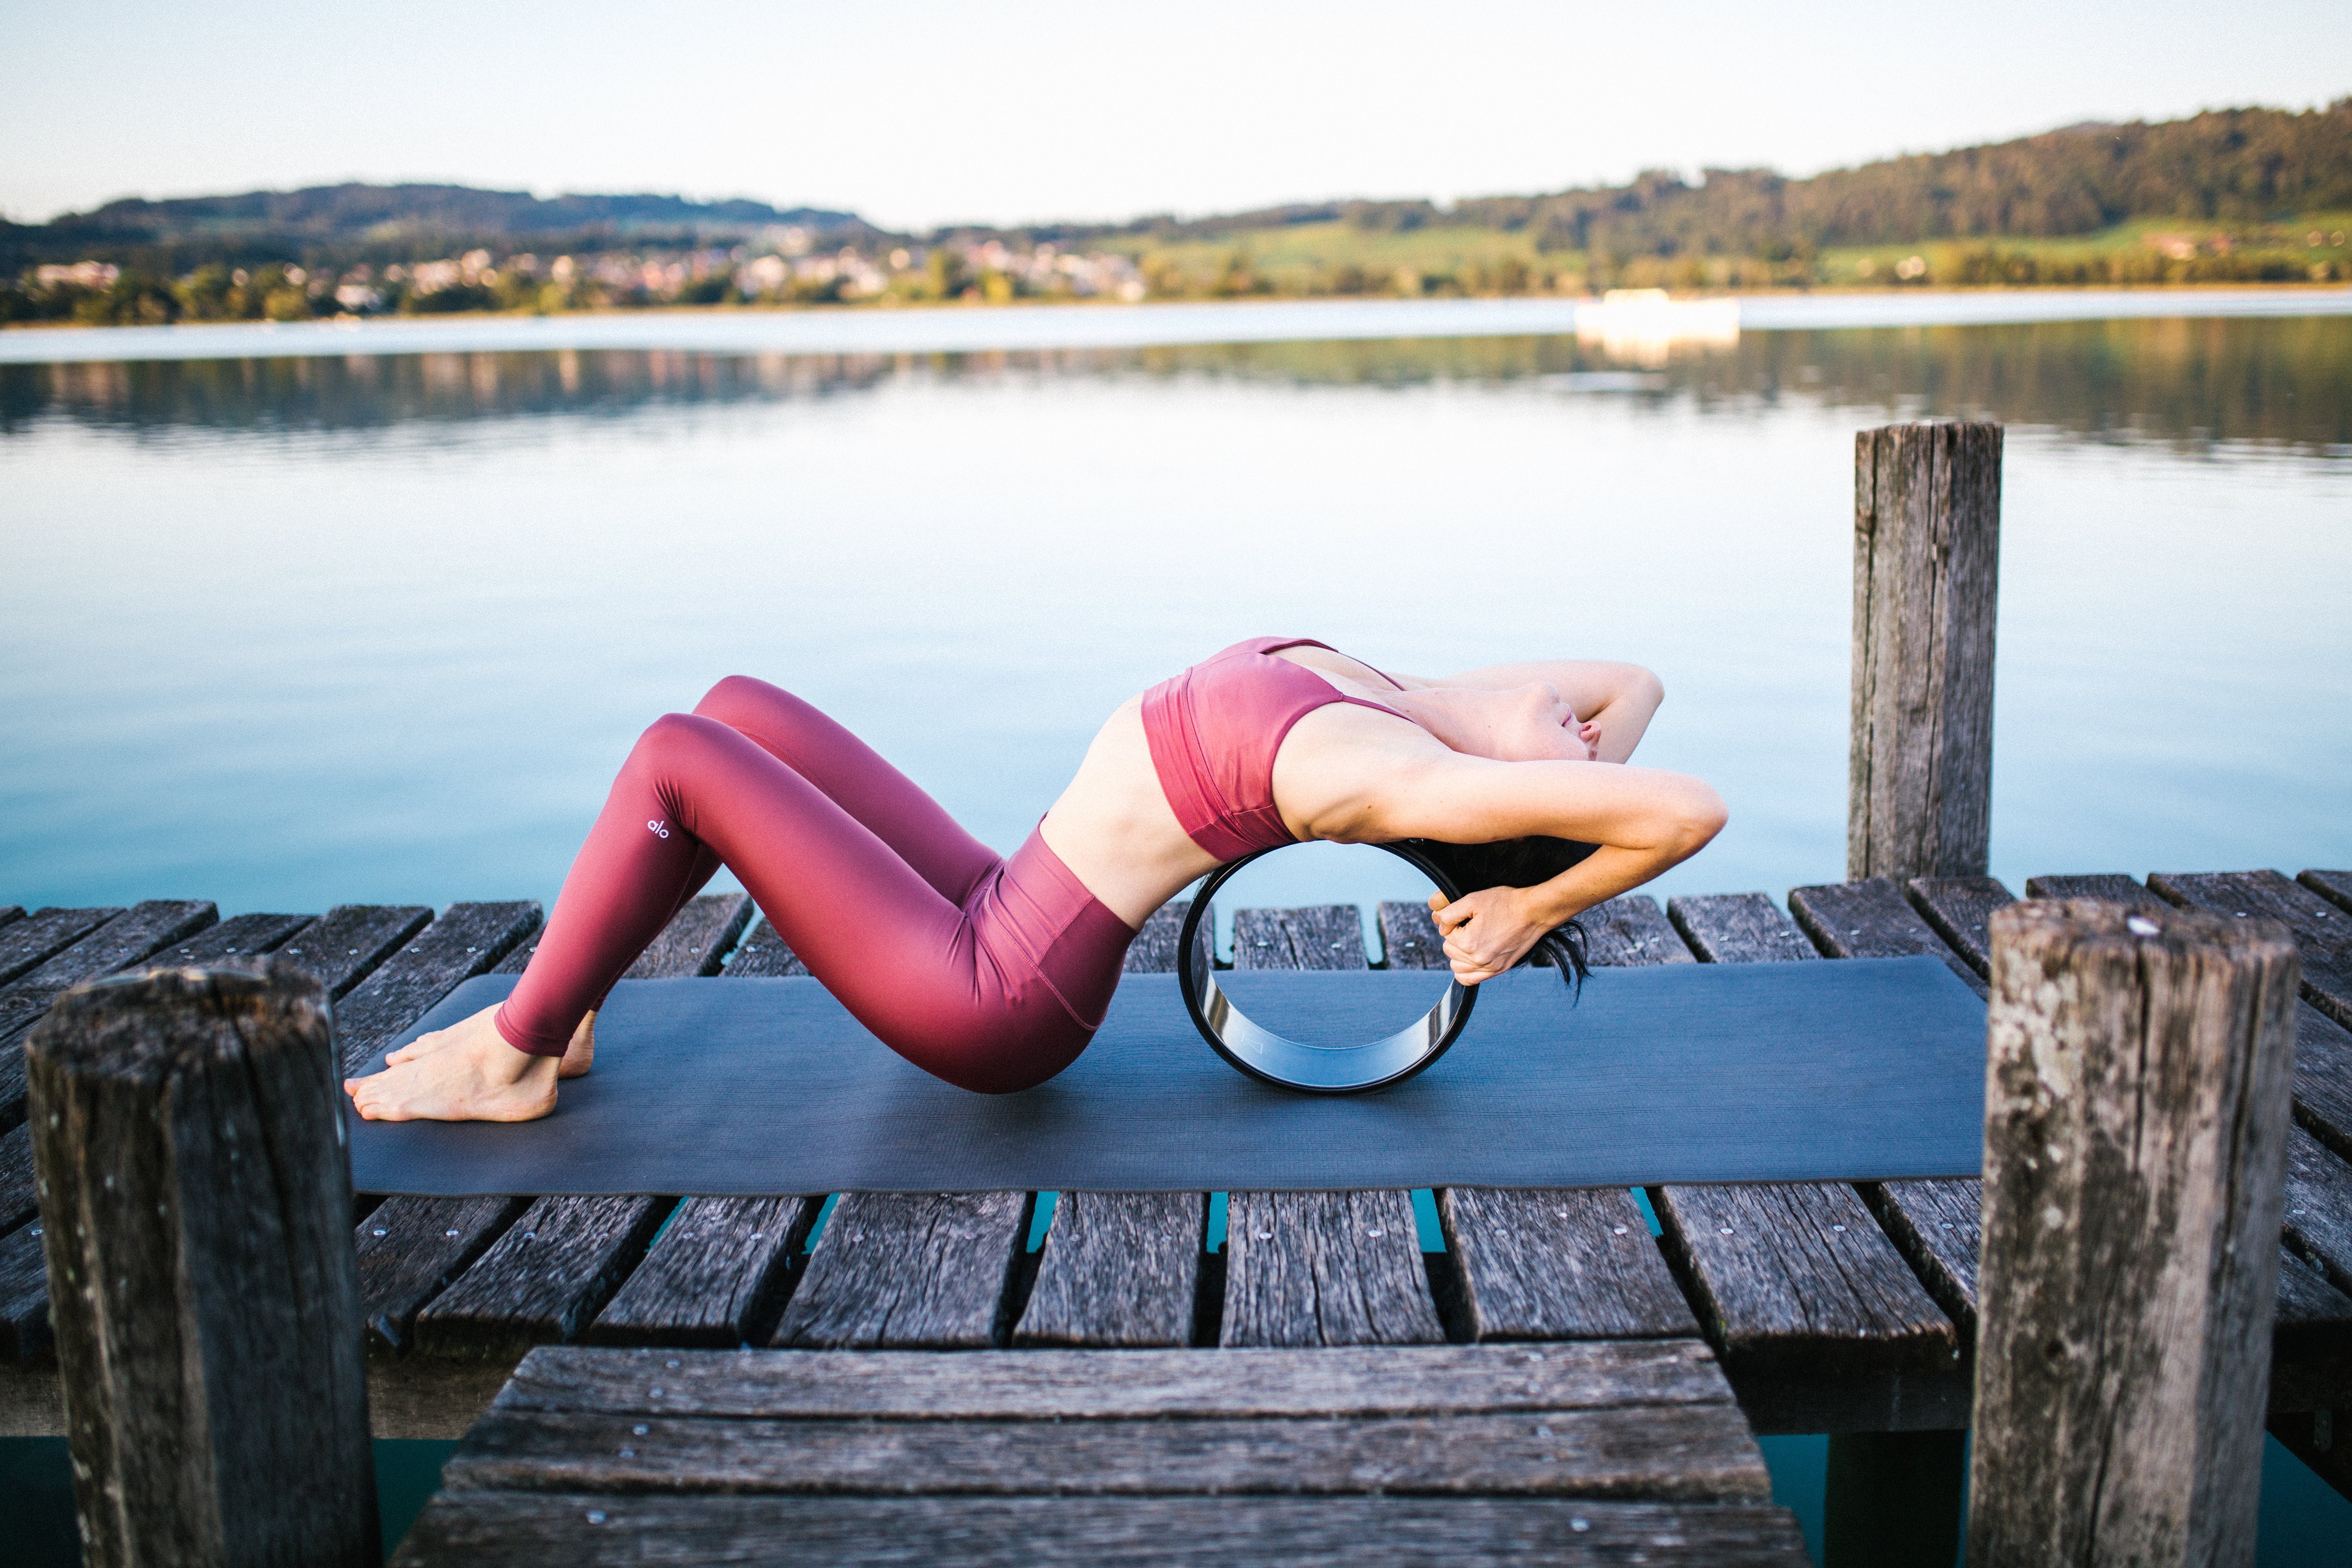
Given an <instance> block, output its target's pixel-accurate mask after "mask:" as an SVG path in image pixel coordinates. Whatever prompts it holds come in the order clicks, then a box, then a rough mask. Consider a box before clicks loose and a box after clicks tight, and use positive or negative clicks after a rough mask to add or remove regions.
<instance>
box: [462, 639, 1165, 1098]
mask: <svg viewBox="0 0 2352 1568" xmlns="http://www.w3.org/2000/svg"><path fill="white" fill-rule="evenodd" d="M722 865H723V866H725V867H726V868H728V869H730V870H731V871H733V872H734V873H735V875H736V876H737V877H738V878H740V879H741V880H742V883H743V886H744V887H745V888H746V889H749V890H750V892H751V897H752V899H753V900H755V901H756V902H757V903H758V904H759V906H760V908H761V911H762V912H764V913H765V914H766V915H767V917H768V921H769V923H771V924H772V925H773V926H774V927H775V928H776V931H777V933H778V934H779V935H780V936H782V938H783V939H784V941H785V942H787V943H789V944H790V945H791V947H792V950H793V952H795V953H797V954H799V955H800V958H801V961H802V962H803V963H806V964H807V965H808V968H809V973H812V974H814V975H815V976H816V977H817V978H818V979H819V980H821V981H823V982H824V984H825V988H826V989H827V990H829V991H831V992H832V993H833V994H834V995H835V996H836V997H838V998H839V999H840V1001H841V1003H842V1005H844V1006H845V1007H847V1008H848V1009H849V1011H850V1012H851V1013H852V1014H854V1015H856V1018H857V1020H858V1022H860V1023H862V1024H864V1025H865V1026H866V1027H867V1028H869V1029H871V1030H873V1031H874V1033H875V1034H876V1035H877V1036H878V1037H881V1039H882V1041H883V1043H884V1044H886V1045H887V1046H889V1047H890V1048H891V1049H893V1050H895V1051H897V1052H898V1054H899V1055H900V1056H903V1057H905V1058H907V1059H908V1061H910V1062H913V1063H914V1064H915V1065H916V1066H917V1067H919V1068H923V1069H924V1070H925V1071H927V1072H930V1073H934V1074H936V1075H938V1076H939V1077H940V1078H943V1079H947V1080H948V1081H949V1082H950V1083H952V1084H956V1085H958V1086H959V1087H961V1088H964V1089H976V1090H978V1091H980V1092H982V1093H985V1094H1003V1093H1009V1092H1011V1091H1012V1090H1014V1089H1027V1088H1029V1087H1031V1086H1032V1085H1034V1084H1039V1083H1043V1082H1044V1081H1045V1079H1049V1078H1051V1077H1053V1076H1054V1075H1055V1073H1057V1072H1059V1071H1061V1070H1062V1069H1063V1068H1066V1067H1067V1066H1068V1065H1069V1064H1070V1063H1071V1062H1072V1061H1073V1060H1074V1059H1076V1057H1077V1054H1078V1053H1079V1052H1080V1051H1082V1050H1084V1049H1086V1047H1087V1041H1088V1040H1090V1039H1091V1038H1093V1037H1094V1032H1095V1030H1096V1029H1097V1028H1098V1027H1100V1026H1101V1024H1102V1018H1103V1012H1104V1009H1105V1008H1107V1007H1108V1005H1110V996H1111V993H1112V991H1114V990H1115V989H1117V988H1118V973H1119V963H1120V961H1121V959H1122V958H1123V957H1124V955H1125V954H1126V952H1127V945H1128V943H1129V942H1130V941H1132V940H1133V939H1134V936H1135V933H1134V931H1131V930H1129V928H1128V925H1127V923H1126V922H1125V921H1121V920H1120V919H1119V918H1118V916H1117V915H1115V914H1113V913H1111V911H1110V910H1108V909H1107V908H1105V907H1104V906H1103V904H1102V902H1101V900H1098V899H1097V898H1096V897H1095V896H1094V895H1093V894H1092V893H1090V892H1088V891H1087V888H1086V885H1085V884H1084V883H1082V882H1080V881H1079V880H1078V879H1077V878H1076V877H1075V876H1073V875H1072V874H1071V872H1070V869H1069V868H1068V867H1066V866H1065V865H1063V864H1062V861H1061V858H1060V857H1059V856H1057V855H1055V853H1054V852H1053V851H1052V850H1051V849H1049V848H1047V847H1045V839H1044V838H1043V837H1040V836H1039V835H1038V834H1037V833H1034V832H1033V833H1031V834H1030V836H1029V841H1028V842H1027V843H1025V844H1024V845H1023V846H1022V847H1020V849H1019V850H1018V851H1017V852H1015V853H1014V855H1013V858H1011V859H1010V860H1005V859H1002V858H999V857H998V856H997V855H995V854H994V853H993V852H992V851H991V850H990V849H989V848H988V847H987V846H986V845H984V844H982V843H981V842H980V841H979V840H978V839H976V838H974V837H971V835H970V834H968V833H966V832H965V831H964V830H963V829H962V828H961V827H959V826H956V824H955V821H954V819H953V818H951V817H950V816H948V814H947V813H946V812H945V811H943V810H941V809H940V805H939V804H938V803H937V802H936V801H934V800H932V799H931V797H930V796H929V795H925V794H924V793H923V792H922V791H921V790H920V789H919V788H917V787H916V786H915V784H913V783H912V782H911V781H910V780H908V778H907V777H906V775H905V774H903V773H899V772H898V770H897V769H896V768H893V767H892V766H891V765H890V764H889V763H886V762H884V761H883V760H882V759H881V758H880V757H879V756H877V755H876V754H875V752H874V751H873V750H872V749H871V748H870V747H868V746H867V745H866V743H865V742H862V741H860V740H858V739H857V737H856V736H855V735H853V734H851V733H850V732H849V731H846V730H845V729H843V728H842V727H841V726H840V725H838V724H836V723H835V722H834V721H832V720H830V719H828V718H826V717H825V716H824V714H822V713H820V712H818V711H817V710H815V709H814V708H812V707H810V706H809V705H808V704H807V703H805V702H803V701H802V700H800V699H799V698H797V697H794V696H793V695H792V694H791V693H789V692H785V691H780V690H778V689H776V688H774V687H772V686H770V685H768V684H767V683H765V682H764V681H759V680H752V679H748V678H747V677H744V676H740V675H738V676H730V677H729V678H728V679H725V680H722V681H720V682H719V684H718V685H717V686H714V687H712V688H711V689H710V692H709V695H708V696H706V697H705V698H703V700H702V701H701V703H700V704H699V705H698V706H697V707H696V709H695V710H694V711H693V713H691V714H686V713H669V714H665V715H663V716H662V717H661V718H659V719H656V721H654V723H653V725H652V727H651V728H649V729H648V730H646V732H645V734H644V735H643V736H642V737H641V738H640V739H639V740H638V742H637V743H636V747H635V750H633V751H632V752H630V753H629V760H628V762H627V763H625V764H624V765H623V766H622V768H621V776H620V777H619V778H617V779H615V780H614V783H613V793H612V795H611V796H610V797H609V798H607V799H606V801H605V802H604V813H603V815H601V816H598V817H597V819H596V826H594V827H593V829H591V830H590V831H589V834H588V842H587V843H586V844H585V845H584V846H583V847H582V848H581V851H580V857H579V858H578V859H576V860H574V861H573V862H572V871H571V874H570V875H569V876H567V877H566V878H565V879H564V880H563V892H562V896H560V897H559V898H558V899H557V900H555V913H554V914H553V915H552V916H551V917H550V918H549V920H548V922H547V930H546V932H545V934H544V935H543V936H542V937H541V940H540V943H539V951H538V952H536V953H534V954H533V955H532V957H531V961H530V967H529V968H528V969H526V970H524V971H523V975H522V979H521V981H520V984H517V985H516V986H515V989H514V994H512V995H511V996H509V998H508V999H507V1002H506V1005H504V1006H502V1007H500V1008H499V1014H498V1027H499V1034H501V1035H503V1036H504V1037H506V1039H507V1042H508V1043H509V1044H510V1045H512V1046H514V1047H516V1048H518V1049H520V1050H525V1051H529V1052H530V1053H532V1054H533V1055H536V1056H560V1055H562V1052H563V1048H564V1047H565V1045H566V1044H567V1043H568V1042H569V1041H570V1040H571V1038H572V1031H573V1030H574V1029H575V1028H576V1027H577V1026H579V1023H580V1020H581V1018H582V1017H583V1016H585V1015H586V1014H587V1013H588V1012H589V1011H590V1010H591V1009H593V1008H595V1007H597V1006H600V1005H603V1002H604V994H605V993H606V992H607V991H609V990H611V989H612V986H613V984H614V981H616V980H618V979H619V978H620V976H621V974H622V973H623V971H625V970H626V969H627V968H628V967H629V965H630V964H631V963H634V962H635V959H636V956H637V954H639V953H640V952H644V951H645V948H646V944H647V943H648V942H652V941H653V939H654V938H655V937H656V935H657V934H659V933H660V931H661V929H662V927H663V926H665V925H667V923H668V922H669V919H670V917H671V916H673V915H675V914H676V913H677V911H678V910H680V909H682V908H684V907H685V904H686V901H687V900H688V899H691V898H692V897H694V895H695V894H696V893H697V892H698V891H700V890H701V889H702V887H703V884H705V883H706V882H708V881H709V880H710V878H711V875H712V874H713V873H714V872H716V871H717V870H718V868H719V867H720V866H722Z"/></svg>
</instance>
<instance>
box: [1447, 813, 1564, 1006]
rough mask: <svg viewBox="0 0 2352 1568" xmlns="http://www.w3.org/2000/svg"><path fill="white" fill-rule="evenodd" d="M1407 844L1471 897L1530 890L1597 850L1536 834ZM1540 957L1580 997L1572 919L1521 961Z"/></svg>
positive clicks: (1548, 935) (1537, 944)
mask: <svg viewBox="0 0 2352 1568" xmlns="http://www.w3.org/2000/svg"><path fill="white" fill-rule="evenodd" d="M1409 842H1410V843H1411V844H1412V847H1414V848H1416V849H1418V850H1420V851H1421V853H1422V854H1423V856H1425V857H1426V858H1428V859H1429V860H1430V861H1431V862H1432V863H1433V864H1434V865H1436V866H1437V867H1438V868H1439V869H1441V870H1443V871H1444V873H1445V875H1446V877H1447V879H1449V880H1451V881H1452V882H1453V884H1454V891H1455V892H1456V893H1457V894H1461V893H1475V892H1476V891H1478V890H1479V889H1482V888H1532V887H1535V886H1537V885H1538V884H1539V883H1543V882H1549V881H1550V880H1551V879H1553V878H1554V877H1557V876H1559V874H1560V873H1561V872H1562V871H1565V870H1567V869H1568V868H1570V866H1574V865H1577V864H1579V863H1580V862H1581V861H1582V860H1583V859H1584V858H1585V857H1586V856H1588V855H1591V853H1592V852H1593V851H1594V850H1595V849H1598V848H1600V847H1601V846H1599V845H1598V844H1582V843H1579V842H1578V841H1577V840H1575V839H1573V838H1548V837H1542V836H1540V835H1536V836H1530V837H1526V838H1505V839H1501V840H1499V841H1497V842H1496V843H1493V844H1447V843H1444V842H1443V841H1441V840H1439V839H1435V838H1415V839H1412V840H1409ZM1538 953H1548V954H1549V957H1550V959H1551V962H1552V963H1554V964H1556V965H1557V966H1558V967H1559V972H1560V978H1561V979H1562V980H1564V981H1566V982H1567V983H1568V984H1569V985H1570V987H1571V988H1572V989H1574V990H1575V991H1576V992H1577V993H1578V994H1582V993H1583V990H1584V977H1585V975H1586V974H1587V973H1589V971H1588V969H1587V967H1586V963H1585V946H1584V928H1583V927H1582V926H1581V925H1579V924H1578V923H1577V922H1576V921H1569V922H1568V923H1567V924H1566V925H1563V926H1559V927H1558V928H1556V929H1555V930H1553V931H1549V932H1547V933H1546V934H1545V935H1544V937H1543V938H1542V939H1541V940H1540V941H1538V942H1537V943H1536V945H1535V946H1534V947H1532V948H1530V949H1529V950H1528V956H1527V957H1525V958H1522V959H1521V960H1519V962H1520V963H1534V962H1535V960H1536V954H1538Z"/></svg>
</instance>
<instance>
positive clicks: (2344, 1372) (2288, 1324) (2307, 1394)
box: [2271, 1199, 2352, 1418]
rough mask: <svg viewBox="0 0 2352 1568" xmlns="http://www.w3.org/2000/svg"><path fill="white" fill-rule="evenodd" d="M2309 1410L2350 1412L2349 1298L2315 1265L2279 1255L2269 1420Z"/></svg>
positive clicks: (2351, 1325)
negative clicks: (2276, 1314)
mask: <svg viewBox="0 0 2352 1568" xmlns="http://www.w3.org/2000/svg"><path fill="white" fill-rule="evenodd" d="M2290 1201H2292V1199H2290ZM2312 1410H2352V1296H2347V1295H2346V1294H2345V1293H2344V1292H2343V1291H2341V1290H2339V1289H2336V1287H2335V1286H2333V1285H2331V1284H2329V1283H2328V1282H2327V1279H2326V1277H2325V1276H2324V1275H2322V1274H2321V1272H2320V1271H2319V1268H2318V1267H2317V1266H2316V1265H2315V1264H2311V1263H2306V1262H2305V1261H2304V1260H2303V1259H2301V1258H2297V1257H2296V1256H2295V1255H2294V1253H2292V1252H2282V1253H2281V1254H2280V1256H2279V1286H2278V1316H2277V1320H2276V1321H2275V1323H2274V1325H2273V1329H2272V1333H2271V1415H2273V1417H2274V1418H2275V1417H2276V1416H2278V1415H2283V1414H2293V1413H2294V1412H2298V1411H2312Z"/></svg>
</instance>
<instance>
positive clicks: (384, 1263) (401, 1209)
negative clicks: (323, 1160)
mask: <svg viewBox="0 0 2352 1568" xmlns="http://www.w3.org/2000/svg"><path fill="white" fill-rule="evenodd" d="M529 1206H530V1199H529V1198H520V1197H461V1198H426V1197H395V1198H389V1199H386V1200H385V1201H384V1202H383V1203H381V1204H379V1205H376V1206H375V1208H374V1209H373V1210H372V1211H371V1212H370V1213H369V1215H368V1216H367V1217H366V1218H365V1219H363V1220H362V1221H360V1223H359V1228H358V1231H357V1233H356V1237H355V1239H356V1242H357V1247H358V1252H359V1259H360V1311H361V1316H362V1321H365V1322H366V1324H367V1330H368V1341H369V1345H370V1348H371V1349H378V1348H380V1349H384V1350H404V1349H406V1348H407V1346H408V1343H409V1341H410V1338H411V1335H412V1333H413V1331H414V1330H415V1322H416V1314H417V1312H418V1311H419V1310H421V1309H422V1308H423V1307H424V1305H425V1302H427V1301H430V1300H433V1298H435V1297H436V1296H438V1295H439V1294H440V1293H441V1292H442V1291H443V1290H445V1289H448V1286H449V1282H450V1281H451V1280H453V1279H457V1277H458V1276H459V1275H460V1274H463V1273H464V1272H465V1271H466V1270H467V1268H470V1267H471V1266H472V1264H473V1262H474V1260H475V1259H476V1258H479V1257H481V1256H482V1254H483V1253H485V1252H488V1250H489V1248H490V1244H491V1243H492V1242H494V1241H496V1240H497V1239H498V1238H499V1237H500V1236H501V1235H503V1234H504V1233H505V1232H506V1230H507V1228H508V1226H511V1225H513V1224H514V1222H515V1221H516V1220H517V1219H518V1218H520V1216H521V1215H522V1212H523V1210H524V1209H526V1208H527V1207H529Z"/></svg>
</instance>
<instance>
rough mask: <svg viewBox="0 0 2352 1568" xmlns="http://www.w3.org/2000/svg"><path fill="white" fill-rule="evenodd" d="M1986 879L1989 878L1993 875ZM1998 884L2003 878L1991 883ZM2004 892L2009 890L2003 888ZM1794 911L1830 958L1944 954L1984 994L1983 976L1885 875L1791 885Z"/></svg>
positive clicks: (1949, 963)
mask: <svg viewBox="0 0 2352 1568" xmlns="http://www.w3.org/2000/svg"><path fill="white" fill-rule="evenodd" d="M1981 880H1985V881H1990V878H1986V879H1981ZM1992 885H1993V886H1994V887H1995V888H1999V887H2000V884H1999V883H1997V882H1996V883H1993V884H1992ZM2002 897H2003V898H2007V897H2008V895H2007V893H2006V892H2005V891H2004V892H2003V893H2002ZM1789 912H1790V914H1792V915H1794V916H1795V917H1796V921H1797V924H1798V926H1799V927H1801V929H1802V930H1803V931H1804V933H1805V934H1806V935H1807V936H1809V937H1811V939H1812V941H1813V945H1814V946H1816V947H1818V948H1820V949H1821V950H1822V952H1823V953H1824V954H1825V955H1827V956H1829V957H1831V958H1909V957H1912V956H1913V955H1915V954H1919V955H1925V956H1927V957H1930V958H1939V959H1942V960H1943V961H1944V963H1946V964H1947V965H1948V966H1949V967H1950V969H1951V971H1952V973H1955V974H1957V975H1958V976H1959V977H1960V978H1961V979H1962V980H1964V981H1966V982H1967V983H1968V984H1969V989H1970V990H1972V991H1974V992H1975V993H1976V994H1978V995H1979V996H1981V995H1983V994H1984V990H1985V985H1984V977H1983V976H1982V975H1980V974H1979V973H1977V972H1976V971H1975V970H1974V969H1971V968H1970V967H1969V965H1968V963H1967V962H1966V961H1965V960H1964V959H1962V957H1961V956H1960V955H1959V954H1958V953H1957V952H1954V951H1953V950H1952V949H1951V948H1949V947H1948V946H1946V945H1945V943H1944V940H1943V938H1941V937H1939V936H1937V934H1936V932H1935V929H1934V928H1933V927H1931V926H1930V925H1928V923H1927V921H1924V920H1922V919H1920V918H1919V911H1918V910H1915V909H1913V908H1912V907H1911V904H1910V902H1909V900H1906V899H1905V898H1904V896H1903V889H1901V888H1899V887H1897V886H1896V885H1895V883H1894V882H1892V881H1890V880H1888V879H1886V878H1885V877H1873V878H1871V879H1869V880H1867V881H1862V882H1832V883H1829V884H1827V885H1825V886H1822V887H1816V888H1791V889H1790V890H1789Z"/></svg>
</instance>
